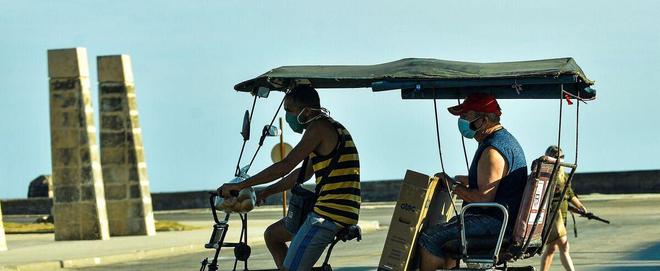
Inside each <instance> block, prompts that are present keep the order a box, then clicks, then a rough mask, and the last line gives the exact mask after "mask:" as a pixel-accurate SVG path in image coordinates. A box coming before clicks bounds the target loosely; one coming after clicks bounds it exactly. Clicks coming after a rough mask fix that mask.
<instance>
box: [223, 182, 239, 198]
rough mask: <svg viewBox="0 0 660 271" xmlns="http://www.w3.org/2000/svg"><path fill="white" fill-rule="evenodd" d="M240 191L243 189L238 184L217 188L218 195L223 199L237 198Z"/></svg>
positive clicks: (227, 184) (228, 184)
mask: <svg viewBox="0 0 660 271" xmlns="http://www.w3.org/2000/svg"><path fill="white" fill-rule="evenodd" d="M241 189H243V188H242V187H241V185H240V184H236V183H226V184H223V185H222V186H220V187H218V194H219V195H220V196H222V197H223V198H230V197H236V196H238V191H241ZM232 192H233V193H232Z"/></svg>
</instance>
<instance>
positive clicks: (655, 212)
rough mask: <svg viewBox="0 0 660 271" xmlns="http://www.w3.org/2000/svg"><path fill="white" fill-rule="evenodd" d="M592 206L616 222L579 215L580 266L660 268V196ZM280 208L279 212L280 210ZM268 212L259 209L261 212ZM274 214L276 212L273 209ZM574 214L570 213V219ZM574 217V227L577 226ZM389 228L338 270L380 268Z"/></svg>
mask: <svg viewBox="0 0 660 271" xmlns="http://www.w3.org/2000/svg"><path fill="white" fill-rule="evenodd" d="M585 201H586V204H587V206H588V207H589V209H590V210H591V211H593V212H595V213H597V214H598V215H600V216H602V217H605V218H607V219H609V220H611V221H612V224H611V225H606V224H602V223H599V222H595V221H587V220H585V219H582V218H578V227H579V230H580V231H579V238H577V239H576V238H574V237H573V236H572V235H571V236H569V238H570V240H571V241H570V242H571V250H572V253H571V254H572V256H573V260H574V262H575V264H576V269H577V270H586V271H591V270H607V271H609V270H631V271H647V270H660V208H658V206H660V197H650V198H633V199H626V198H624V199H621V198H619V199H612V198H609V197H594V198H591V199H587V200H585ZM274 213H275V214H276V212H274ZM391 213H392V209H391V208H376V209H372V210H364V211H363V213H362V215H363V217H364V218H365V219H369V220H379V221H380V222H381V225H387V224H389V220H390V217H391ZM197 215H199V216H200V217H201V216H203V215H204V214H190V219H185V218H186V217H185V216H187V215H186V214H182V213H169V214H161V215H160V216H161V219H169V218H168V216H169V217H170V218H173V216H179V217H178V218H176V219H175V220H190V221H194V220H197V219H199V218H200V217H197ZM267 215H268V214H267V213H266V212H265V213H262V214H259V213H255V214H254V216H256V217H259V216H261V218H263V217H265V216H267ZM270 215H273V214H270ZM569 220H570V219H569ZM571 224H572V223H571V222H569V231H571ZM386 235H387V229H386V228H385V229H383V230H379V231H376V232H371V233H369V234H366V235H365V236H364V240H363V241H362V242H360V243H350V244H348V243H340V244H338V245H337V248H336V250H335V253H333V257H332V260H331V263H332V265H333V266H334V267H335V270H345V271H349V270H375V266H377V264H378V260H379V258H380V252H381V250H382V248H383V243H384V239H385V237H386ZM227 252H228V253H223V254H222V255H223V261H222V262H221V267H222V269H221V270H230V269H231V268H229V266H230V264H231V263H230V262H229V260H230V259H229V258H224V257H229V256H231V254H232V253H231V252H230V251H227ZM208 256H212V255H211V251H209V253H198V254H188V255H181V256H177V257H169V258H164V259H156V260H148V261H142V262H133V263H124V264H117V265H110V266H100V267H94V268H86V269H84V270H89V271H105V270H199V261H200V260H201V259H202V258H204V257H208ZM538 261H539V258H538V257H536V258H534V259H529V260H525V261H521V262H518V263H516V265H523V264H524V265H534V266H536V267H537V268H538ZM273 266H274V264H273V263H272V260H271V258H270V255H269V254H268V252H267V250H266V249H265V247H263V246H258V247H254V248H253V254H252V257H251V260H250V268H252V269H259V268H261V269H264V268H272V267H273ZM552 270H562V269H561V267H560V266H559V259H558V258H555V262H554V265H553V269H552Z"/></svg>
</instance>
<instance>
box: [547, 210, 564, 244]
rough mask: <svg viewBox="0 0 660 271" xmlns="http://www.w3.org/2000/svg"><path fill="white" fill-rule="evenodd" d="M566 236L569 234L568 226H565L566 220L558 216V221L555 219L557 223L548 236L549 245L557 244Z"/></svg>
mask: <svg viewBox="0 0 660 271" xmlns="http://www.w3.org/2000/svg"><path fill="white" fill-rule="evenodd" d="M566 235H567V233H566V226H565V225H564V218H563V217H562V216H561V214H557V219H555V223H554V225H552V228H551V229H550V233H549V234H548V242H547V243H552V242H555V241H557V240H559V239H560V238H562V237H564V236H566Z"/></svg>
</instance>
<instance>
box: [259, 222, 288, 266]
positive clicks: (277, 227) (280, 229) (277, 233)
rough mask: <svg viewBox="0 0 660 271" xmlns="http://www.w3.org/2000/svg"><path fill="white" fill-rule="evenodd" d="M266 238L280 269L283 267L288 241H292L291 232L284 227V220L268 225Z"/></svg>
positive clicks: (269, 249)
mask: <svg viewBox="0 0 660 271" xmlns="http://www.w3.org/2000/svg"><path fill="white" fill-rule="evenodd" d="M264 239H265V241H266V247H268V251H270V255H272V256H273V260H274V261H275V265H276V266H277V268H278V269H282V266H283V264H284V257H285V256H286V252H287V247H286V242H288V241H291V234H290V233H289V232H288V231H287V230H286V228H284V221H282V220H281V219H280V220H279V221H277V222H275V223H273V224H272V225H270V226H268V228H266V231H265V232H264Z"/></svg>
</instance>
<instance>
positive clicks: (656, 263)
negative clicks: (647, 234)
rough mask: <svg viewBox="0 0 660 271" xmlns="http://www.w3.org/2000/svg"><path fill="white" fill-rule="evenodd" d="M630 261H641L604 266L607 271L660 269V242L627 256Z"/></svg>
mask: <svg viewBox="0 0 660 271" xmlns="http://www.w3.org/2000/svg"><path fill="white" fill-rule="evenodd" d="M625 259H626V260H629V261H641V263H640V264H639V265H635V264H631V265H626V264H622V265H618V266H608V267H603V269H602V270H605V271H614V270H619V271H650V270H660V242H659V243H655V244H653V245H650V246H648V247H646V248H644V249H642V250H640V251H639V252H635V253H632V254H630V255H629V256H627V257H626V258H625Z"/></svg>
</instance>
